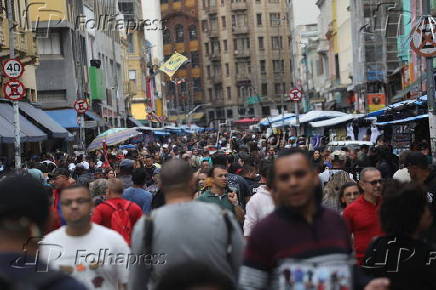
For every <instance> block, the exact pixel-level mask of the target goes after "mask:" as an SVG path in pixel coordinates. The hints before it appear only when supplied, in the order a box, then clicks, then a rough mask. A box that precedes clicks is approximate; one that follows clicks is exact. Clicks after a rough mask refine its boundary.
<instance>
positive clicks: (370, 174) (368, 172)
mask: <svg viewBox="0 0 436 290" xmlns="http://www.w3.org/2000/svg"><path fill="white" fill-rule="evenodd" d="M359 185H360V187H361V188H362V190H363V194H364V195H366V196H367V197H368V198H371V199H374V198H378V197H380V196H381V193H382V189H383V179H382V175H381V172H380V171H379V170H378V169H377V168H374V167H368V168H364V169H363V170H362V172H361V173H360V180H359Z"/></svg>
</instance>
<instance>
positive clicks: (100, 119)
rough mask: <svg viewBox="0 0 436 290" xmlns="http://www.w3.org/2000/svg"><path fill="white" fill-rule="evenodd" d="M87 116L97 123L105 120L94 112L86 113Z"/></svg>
mask: <svg viewBox="0 0 436 290" xmlns="http://www.w3.org/2000/svg"><path fill="white" fill-rule="evenodd" d="M85 115H86V116H88V117H89V118H91V119H93V120H94V121H97V123H98V122H102V121H103V119H102V118H101V117H100V116H99V115H97V114H96V113H94V112H92V111H87V112H86V113H85Z"/></svg>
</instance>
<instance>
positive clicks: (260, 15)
mask: <svg viewBox="0 0 436 290" xmlns="http://www.w3.org/2000/svg"><path fill="white" fill-rule="evenodd" d="M256 22H257V26H261V25H262V14H260V13H259V14H256Z"/></svg>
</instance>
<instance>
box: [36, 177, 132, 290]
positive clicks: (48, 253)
mask: <svg viewBox="0 0 436 290" xmlns="http://www.w3.org/2000/svg"><path fill="white" fill-rule="evenodd" d="M60 203H61V207H62V213H63V215H64V218H65V220H66V222H67V225H66V226H63V227H61V228H60V229H58V230H56V231H53V232H51V233H49V234H48V235H47V236H46V237H45V238H44V240H43V241H42V243H41V256H42V258H43V259H45V260H46V262H47V263H48V264H49V265H50V266H51V267H53V268H54V269H58V270H62V271H64V272H67V273H69V274H71V275H72V276H73V277H74V278H76V279H77V280H78V281H80V282H82V283H83V284H84V285H86V286H87V287H88V289H102V290H119V289H126V287H127V279H128V267H127V266H128V264H127V262H128V258H129V253H130V250H129V247H128V246H127V244H126V242H125V241H124V240H123V238H122V237H121V236H120V235H119V234H118V233H117V232H115V231H112V230H110V229H107V228H105V227H102V226H100V225H97V224H93V223H92V222H91V212H92V208H93V203H92V199H91V194H90V192H89V190H88V189H87V188H86V187H84V186H79V185H73V186H71V187H67V188H65V189H63V190H62V191H61V195H60Z"/></svg>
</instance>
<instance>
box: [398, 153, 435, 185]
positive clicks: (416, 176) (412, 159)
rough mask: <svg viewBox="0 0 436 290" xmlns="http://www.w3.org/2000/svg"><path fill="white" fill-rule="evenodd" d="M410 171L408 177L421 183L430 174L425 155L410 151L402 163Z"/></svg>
mask: <svg viewBox="0 0 436 290" xmlns="http://www.w3.org/2000/svg"><path fill="white" fill-rule="evenodd" d="M404 165H405V166H406V167H407V169H408V170H409V173H410V178H411V179H412V180H414V181H415V182H418V183H423V182H424V181H425V180H426V179H427V177H428V176H429V174H430V169H429V164H428V161H427V157H425V155H424V154H422V153H421V152H410V153H409V154H408V155H407V157H406V161H405V164H404Z"/></svg>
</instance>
